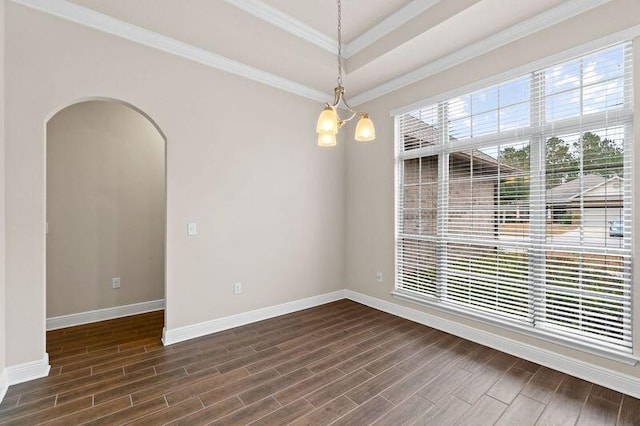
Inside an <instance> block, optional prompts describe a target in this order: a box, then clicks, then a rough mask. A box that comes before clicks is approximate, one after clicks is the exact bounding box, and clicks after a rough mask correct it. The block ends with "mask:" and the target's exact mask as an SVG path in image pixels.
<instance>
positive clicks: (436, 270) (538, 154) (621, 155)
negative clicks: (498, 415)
mask: <svg viewBox="0 0 640 426" xmlns="http://www.w3.org/2000/svg"><path fill="white" fill-rule="evenodd" d="M631 96H632V72H631V44H630V43H625V44H622V45H617V46H613V47H610V48H607V49H603V50H600V51H597V52H594V53H592V54H590V55H587V56H584V57H580V58H576V59H574V60H571V61H567V62H564V63H560V64H557V65H554V66H551V67H548V68H545V69H540V70H533V71H532V72H531V73H529V74H527V75H523V76H521V77H519V78H516V79H513V80H510V81H506V82H503V83H501V84H498V85H495V86H492V87H488V88H484V89H482V90H478V91H476V92H473V93H469V94H466V95H464V96H458V97H456V98H452V99H447V100H444V101H442V102H439V103H436V104H433V105H430V106H427V107H424V108H420V109H418V110H415V111H411V112H408V113H405V114H402V115H398V116H396V135H397V140H396V182H397V184H396V207H397V212H396V291H397V292H399V293H401V294H407V295H410V296H411V297H414V298H416V297H417V298H421V299H423V300H425V301H428V302H431V303H436V304H438V305H440V306H443V307H453V308H455V309H456V310H458V311H459V310H461V309H462V310H464V311H468V312H470V313H475V314H478V315H482V316H485V317H489V318H496V319H499V320H500V321H501V322H504V321H506V322H508V323H509V322H511V323H514V324H518V325H519V326H520V327H523V326H524V327H526V328H530V329H531V330H533V331H534V332H539V333H544V334H547V335H549V334H550V335H553V336H554V337H557V338H560V339H567V340H570V341H573V342H576V341H577V342H581V343H585V344H588V345H589V346H590V347H597V348H604V349H606V350H610V351H611V350H613V351H615V352H626V353H628V352H631V350H632V330H631V324H632V322H631V284H632V281H631V178H632V176H631V174H632V143H631V142H632V141H631V135H632V118H633V115H632V109H631Z"/></svg>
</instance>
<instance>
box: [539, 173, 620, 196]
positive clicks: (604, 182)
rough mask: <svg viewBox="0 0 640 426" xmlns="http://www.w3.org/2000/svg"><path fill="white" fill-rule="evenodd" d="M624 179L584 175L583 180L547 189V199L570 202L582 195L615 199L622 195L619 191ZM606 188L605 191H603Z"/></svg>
mask: <svg viewBox="0 0 640 426" xmlns="http://www.w3.org/2000/svg"><path fill="white" fill-rule="evenodd" d="M621 181H622V179H620V178H619V177H618V176H613V177H611V178H606V177H604V176H601V175H594V174H589V175H584V176H583V177H582V182H581V181H580V178H576V179H573V180H570V181H569V182H565V183H562V184H560V185H558V186H556V187H555V188H551V189H550V190H548V191H547V201H548V202H550V203H570V202H572V201H574V200H576V199H577V198H579V197H580V195H582V197H583V198H584V199H587V198H588V199H590V200H594V199H602V200H604V199H608V200H614V199H618V198H621V197H622V194H621V193H620V191H619V187H620V183H621ZM614 185H615V186H617V189H614V188H611V190H609V191H606V189H607V187H609V186H614ZM603 189H604V191H603Z"/></svg>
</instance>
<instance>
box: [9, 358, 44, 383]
mask: <svg viewBox="0 0 640 426" xmlns="http://www.w3.org/2000/svg"><path fill="white" fill-rule="evenodd" d="M50 369H51V366H50V365H49V354H48V353H46V352H45V353H44V356H43V357H42V359H40V360H37V361H30V362H25V363H23V364H18V365H10V366H8V367H7V383H8V384H9V386H11V385H15V384H18V383H22V382H28V381H29V380H33V379H39V378H40V377H45V376H46V375H47V374H49V370H50Z"/></svg>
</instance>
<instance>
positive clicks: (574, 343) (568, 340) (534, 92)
mask: <svg viewBox="0 0 640 426" xmlns="http://www.w3.org/2000/svg"><path fill="white" fill-rule="evenodd" d="M621 42H625V43H627V46H626V47H625V48H626V49H629V50H632V49H633V44H632V43H631V42H630V41H629V40H621ZM619 44H622V43H619V42H616V43H610V44H609V45H604V46H601V47H599V48H597V49H591V50H587V51H584V52H582V53H580V55H579V56H580V57H583V56H587V55H589V54H590V53H593V52H594V51H596V50H600V49H603V48H606V47H613V46H615V45H619ZM626 54H627V52H625V56H626ZM566 55H567V56H566V57H564V58H562V59H559V58H558V56H557V55H556V56H554V57H553V58H547V62H546V63H545V62H544V61H539V62H538V63H537V64H536V65H532V64H531V65H530V68H529V71H528V72H522V71H521V68H520V69H518V70H513V71H512V72H511V74H510V75H509V76H508V77H506V74H503V75H502V76H501V78H500V79H499V80H497V81H496V79H495V78H494V80H493V81H492V84H491V85H496V84H501V83H507V82H509V81H511V80H515V79H518V78H521V77H523V75H527V74H530V75H531V76H532V77H531V92H530V97H529V100H528V102H529V103H530V105H529V111H530V113H531V118H530V123H529V126H528V127H526V128H518V129H512V130H506V131H500V127H499V120H498V131H497V133H493V134H488V135H482V136H478V137H470V138H465V139H461V140H457V141H456V144H455V146H454V147H452V144H450V143H440V144H435V145H429V146H425V147H421V148H417V149H413V150H411V151H409V152H403V151H402V149H401V144H403V141H402V140H401V129H400V121H399V120H398V119H397V117H399V116H401V115H402V114H404V113H407V112H410V111H413V110H416V109H419V108H421V107H426V106H429V107H430V106H432V105H437V109H438V113H437V115H438V121H439V123H441V130H442V133H443V135H444V136H443V139H442V140H443V141H444V140H446V137H447V136H448V134H449V133H448V131H447V129H446V124H447V123H448V120H447V117H446V115H447V108H446V102H447V101H448V100H449V99H451V98H452V97H455V96H465V95H471V94H472V93H474V92H476V91H481V90H484V89H487V88H489V87H490V86H491V85H489V84H486V83H483V82H478V83H476V84H474V85H469V86H466V87H465V88H462V89H459V90H457V91H455V92H450V94H448V95H447V94H444V95H442V96H439V97H438V98H436V99H432V100H429V101H424V102H421V103H419V104H414V105H413V106H409V107H405V108H403V109H401V110H395V111H392V116H394V117H396V118H395V119H394V140H395V155H394V164H395V165H394V192H395V194H394V259H395V268H394V278H395V282H394V291H392V294H393V295H394V296H395V297H397V298H400V299H403V300H407V301H410V302H413V303H418V304H421V305H425V306H429V307H430V308H433V309H435V310H438V311H442V312H446V313H454V314H456V315H460V316H463V317H466V318H470V319H473V320H476V321H479V322H483V323H488V324H490V325H494V326H498V327H501V328H505V329H508V330H511V331H517V332H520V333H522V334H525V335H528V336H532V337H536V338H540V339H542V340H546V341H550V342H552V343H555V344H559V345H562V346H567V347H570V348H573V349H579V350H581V351H584V352H588V353H592V354H595V355H598V356H602V357H605V358H610V359H613V360H616V361H619V362H623V363H626V364H630V365H634V364H636V362H637V361H638V360H639V359H640V358H639V357H638V356H637V355H634V354H635V352H636V351H637V348H638V342H637V340H636V339H634V337H635V335H636V333H637V330H635V327H633V320H634V319H635V315H634V309H633V308H634V307H633V302H634V298H635V297H634V295H635V292H636V291H638V290H637V289H634V288H633V283H634V274H633V258H634V256H633V254H634V253H635V244H634V238H633V237H631V241H630V253H631V260H630V266H629V268H630V272H629V273H630V276H631V283H632V285H631V287H632V288H631V290H630V302H631V319H630V320H629V321H630V323H631V345H632V346H631V349H630V352H628V351H625V350H619V349H618V348H614V349H611V348H606V347H603V346H602V344H600V343H591V342H590V341H589V339H588V338H587V339H585V338H576V337H575V336H572V335H571V334H574V335H578V334H579V332H578V331H575V330H574V331H572V333H571V334H565V333H562V332H558V331H556V332H555V333H552V332H549V331H548V330H546V329H544V328H536V327H533V326H529V325H523V324H518V322H517V321H515V322H514V321H509V320H508V318H507V317H506V316H505V315H497V314H494V313H492V312H490V311H486V312H481V311H480V310H479V309H469V308H465V307H464V306H459V305H451V304H447V303H443V302H442V301H441V300H440V299H441V297H438V298H430V297H428V296H424V295H423V296H416V295H414V294H412V293H407V292H405V291H403V290H402V289H400V288H399V286H398V284H399V271H400V268H399V265H400V263H401V259H400V253H399V250H398V249H399V243H398V242H399V238H400V235H399V231H400V226H399V221H400V220H402V219H403V218H400V217H399V213H400V212H401V210H400V208H399V207H400V205H399V203H400V202H401V201H402V200H401V197H400V196H399V192H400V191H401V190H402V188H403V186H402V184H403V181H402V177H403V171H402V167H403V164H404V161H406V160H408V159H420V158H424V157H428V156H437V158H438V197H437V200H438V202H437V205H438V211H437V214H438V222H439V223H442V224H445V223H446V222H447V221H444V220H442V221H441V215H446V214H447V208H448V202H447V200H446V198H447V197H448V193H449V188H448V183H449V179H448V176H447V173H448V167H445V165H448V164H449V160H448V157H449V155H450V154H451V153H452V152H459V151H464V150H465V149H466V150H469V149H475V148H479V147H482V146H484V145H483V144H484V143H487V142H488V141H491V143H496V144H498V143H500V142H506V141H511V142H512V141H514V139H516V138H517V139H520V140H523V141H524V140H528V141H529V144H530V145H529V146H530V147H531V148H530V149H532V150H535V149H540V146H541V145H543V144H544V143H545V141H546V140H547V138H548V137H550V136H554V135H563V134H568V133H575V132H587V131H588V129H589V128H591V129H594V130H595V129H599V128H603V127H613V126H618V125H621V126H624V128H625V137H624V152H625V158H624V162H623V164H624V175H625V176H630V179H625V188H624V191H625V192H626V191H631V190H632V189H633V188H632V187H633V181H634V180H635V179H637V178H638V176H636V174H635V173H633V174H632V173H631V166H630V164H631V163H632V162H633V158H634V152H633V148H632V140H633V126H634V116H633V113H634V112H633V99H632V98H631V97H630V96H631V94H632V93H633V86H634V83H635V82H634V81H632V80H630V82H631V85H632V88H631V90H625V91H624V93H623V94H624V106H623V107H621V108H619V109H616V110H615V111H614V112H613V113H612V112H611V111H606V110H605V111H604V112H599V113H591V114H589V115H586V116H583V115H582V114H583V113H582V110H581V111H580V115H579V116H578V117H575V118H568V119H564V120H558V121H555V122H552V123H546V122H545V119H546V114H544V107H545V103H546V97H545V95H544V92H543V91H541V87H544V85H541V84H539V83H540V81H539V79H540V78H541V79H542V81H543V82H544V77H545V76H544V74H543V72H544V68H547V67H549V66H552V65H554V64H555V63H559V62H562V61H566V60H569V59H571V58H575V57H576V56H578V55H573V56H570V53H569V52H567V53H566ZM636 63H637V62H636ZM628 66H629V67H631V69H633V66H632V65H631V64H628ZM531 70H534V71H531ZM629 71H630V70H627V69H625V70H624V71H623V78H625V77H626V76H628V74H629V73H628V72H629ZM631 78H633V74H632V73H631ZM588 86H589V85H583V82H582V81H581V82H580V85H579V86H578V88H579V90H580V93H581V96H582V93H583V89H584V87H588ZM451 93H455V95H452V94H451ZM581 105H582V103H581ZM536 107H537V108H541V109H542V110H536ZM499 110H500V105H499V104H498V109H497V110H496V111H498V112H497V113H498V115H499ZM541 112H542V113H541ZM470 117H471V115H470ZM538 117H541V121H538ZM603 123H604V125H603ZM470 131H471V130H470ZM531 157H532V158H533V157H534V155H533V153H532V155H531ZM628 157H629V158H630V159H631V160H630V161H627V158H628ZM531 170H534V169H533V167H532V168H531ZM542 173H544V171H543V172H542ZM533 174H534V173H532V182H531V187H533V185H534V178H533ZM628 186H629V187H628ZM631 193H632V191H631ZM634 202H635V200H634V197H633V193H632V196H631V199H630V200H626V201H625V203H629V204H633V203H634ZM540 203H542V205H544V204H545V203H546V202H545V201H541V202H540ZM540 203H538V204H540ZM631 207H632V206H631V205H625V206H624V209H623V211H625V212H631V219H632V218H633V217H634V216H635V212H634V210H633V209H632V208H631ZM530 213H531V214H533V212H530ZM542 214H543V215H544V214H546V212H544V211H543V213H542ZM447 217H448V216H447ZM625 219H626V218H625ZM541 220H545V217H544V216H543V217H542V219H541ZM630 222H632V220H625V225H624V226H625V228H627V229H625V235H632V234H631V232H630V231H631V230H630V229H628V228H629V227H631V224H630ZM445 232H446V225H444V226H442V225H441V226H438V230H437V235H436V237H435V241H436V251H438V245H439V244H442V241H443V240H447V239H446V238H444V237H442V235H441V234H443V233H445ZM634 232H636V231H635V230H634ZM530 235H533V233H530ZM445 244H446V243H445ZM544 244H545V243H544V242H543V243H541V245H544ZM527 247H533V243H528V245H527ZM604 250H606V249H604ZM436 261H437V262H441V261H442V259H441V258H440V257H439V256H437V257H436ZM441 269H442V265H440V264H437V265H436V271H440V270H441ZM439 281H440V280H439V279H438V282H437V283H436V291H437V292H438V293H439V292H440V291H442V289H441V283H440V282H439ZM541 287H542V286H540V285H539V283H538V284H536V285H534V288H533V290H530V291H529V294H530V297H532V296H531V295H532V294H533V293H534V292H535V290H536V289H539V288H541ZM445 288H446V287H445ZM530 315H531V316H535V313H534V312H530ZM594 342H597V341H594Z"/></svg>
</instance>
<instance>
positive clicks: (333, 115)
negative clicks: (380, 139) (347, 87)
mask: <svg viewBox="0 0 640 426" xmlns="http://www.w3.org/2000/svg"><path fill="white" fill-rule="evenodd" d="M333 90H334V97H333V104H325V107H324V109H323V110H322V112H321V113H320V116H319V117H318V123H317V124H316V132H317V133H318V146H323V147H327V146H335V145H336V134H337V133H338V130H339V129H340V127H342V126H343V125H344V123H346V122H348V121H351V120H353V119H354V118H355V117H356V116H358V117H360V119H359V120H358V124H357V125H356V134H355V139H356V140H357V141H359V142H369V141H372V140H374V139H375V138H376V129H375V127H374V126H373V121H371V119H370V118H369V115H368V114H367V113H366V112H360V111H356V110H354V109H353V108H351V107H350V106H349V103H348V102H347V99H346V98H345V94H344V87H342V4H341V0H338V86H336V88H335V89H333ZM341 105H342V106H341ZM339 108H340V109H344V110H346V111H347V112H348V113H349V117H347V118H344V119H343V118H340V115H339V113H338V109H339Z"/></svg>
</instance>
